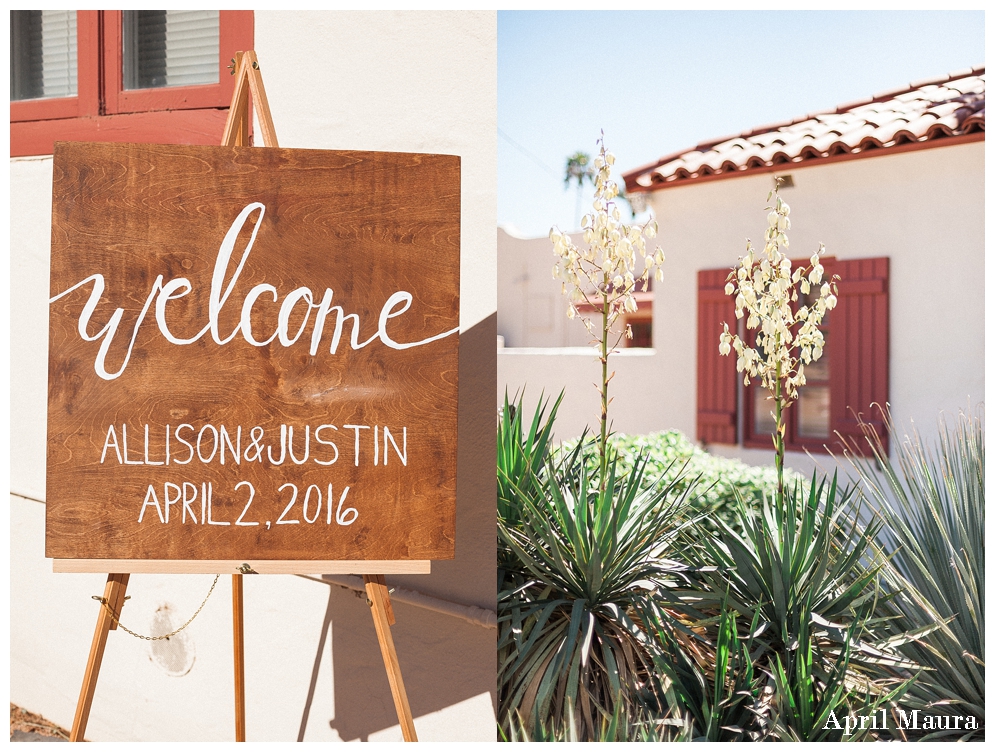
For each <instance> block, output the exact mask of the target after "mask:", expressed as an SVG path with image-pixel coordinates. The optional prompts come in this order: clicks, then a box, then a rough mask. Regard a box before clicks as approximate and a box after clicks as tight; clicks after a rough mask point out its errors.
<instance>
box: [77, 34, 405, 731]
mask: <svg viewBox="0 0 995 752" xmlns="http://www.w3.org/2000/svg"><path fill="white" fill-rule="evenodd" d="M233 63H234V66H233V68H234V70H233V73H234V75H235V91H234V92H233V93H232V103H231V108H230V109H229V110H228V120H227V122H226V123H225V129H224V135H223V136H222V139H221V145H222V146H248V145H249V122H250V113H249V95H250V93H251V95H252V99H253V101H254V102H255V106H256V110H257V114H258V115H259V125H260V130H261V131H262V135H263V144H264V145H265V146H269V147H274V148H275V147H278V146H279V144H278V143H277V140H276V129H275V128H274V127H273V117H272V115H271V114H270V109H269V101H268V100H267V99H266V89H265V88H264V87H263V79H262V74H261V73H260V71H259V62H258V61H257V59H256V53H255V52H253V51H251V50H250V51H248V52H244V53H243V52H237V53H235V59H234V60H233ZM130 576H131V575H130V574H109V575H107V584H106V585H105V586H104V601H103V604H104V605H103V606H102V607H101V609H100V614H99V615H98V616H97V626H96V629H95V630H94V633H93V643H92V644H91V646H90V656H89V658H88V660H87V663H86V671H85V673H84V674H83V686H82V688H81V689H80V694H79V701H78V702H77V704H76V716H75V718H73V727H72V731H71V733H70V735H69V740H70V741H73V742H78V741H83V734H84V733H85V731H86V723H87V720H88V719H89V717H90V706H91V705H92V703H93V695H94V692H95V690H96V687H97V674H98V673H99V672H100V664H101V662H102V660H103V657H104V648H105V647H106V646H107V635H108V634H109V633H110V631H111V630H113V629H117V626H118V625H117V621H116V620H115V619H114V618H112V616H111V612H113V613H114V614H116V615H118V616H120V615H121V609H122V607H123V606H124V601H125V592H126V591H127V589H128V579H129V577H130ZM242 577H243V575H242V574H234V575H232V634H233V642H234V659H235V660H234V664H235V741H237V742H244V741H245V643H244V629H243V619H242V611H243V608H242V604H243V593H242ZM363 581H364V583H365V585H366V599H367V603H368V604H369V606H370V611H371V613H372V615H373V625H374V627H375V629H376V633H377V641H378V642H379V643H380V653H381V655H382V656H383V661H384V667H385V668H386V671H387V681H388V682H389V683H390V692H391V695H392V696H393V698H394V707H395V709H396V710H397V717H398V721H399V722H400V725H401V733H402V734H403V736H404V741H406V742H414V741H418V737H417V736H416V734H415V725H414V720H413V719H412V717H411V708H410V706H409V705H408V696H407V693H406V692H405V691H404V682H403V681H402V679H401V667H400V665H399V664H398V662H397V653H396V652H395V651H394V639H393V637H392V636H391V632H390V627H391V625H392V624H394V621H395V619H394V609H393V608H392V607H391V604H390V594H389V591H388V589H387V584H386V581H385V579H384V575H382V574H366V575H363ZM104 606H106V607H104Z"/></svg>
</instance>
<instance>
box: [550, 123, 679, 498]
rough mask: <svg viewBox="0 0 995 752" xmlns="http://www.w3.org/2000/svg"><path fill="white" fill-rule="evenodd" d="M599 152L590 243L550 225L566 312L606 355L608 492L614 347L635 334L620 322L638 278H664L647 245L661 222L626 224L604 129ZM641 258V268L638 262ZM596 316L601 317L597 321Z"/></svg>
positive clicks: (604, 471) (603, 457) (584, 224)
mask: <svg viewBox="0 0 995 752" xmlns="http://www.w3.org/2000/svg"><path fill="white" fill-rule="evenodd" d="M598 146H599V152H598V156H597V157H595V159H594V164H593V170H594V189H595V192H594V204H593V211H592V212H591V213H590V214H586V215H584V218H583V219H582V220H581V228H582V229H583V231H584V242H585V244H586V247H583V248H581V247H578V246H577V245H575V244H574V243H573V241H572V240H571V239H570V236H569V235H567V234H565V233H563V232H560V230H559V229H558V228H556V227H553V228H552V229H551V230H550V231H549V239H550V240H551V241H552V242H553V252H554V253H555V254H556V256H557V262H556V265H555V266H554V267H553V277H554V279H559V280H560V281H561V283H562V292H563V294H564V295H566V296H568V298H569V303H568V305H567V317H568V318H571V319H573V318H576V317H578V316H579V317H580V318H581V320H582V321H583V323H584V326H585V328H586V329H587V331H588V333H590V335H591V336H592V338H593V339H592V344H593V343H597V345H598V351H599V352H598V355H599V359H600V361H601V384H600V386H599V393H600V395H601V425H600V431H599V433H598V456H599V459H600V463H599V466H600V469H601V472H600V480H599V490H600V491H601V492H602V493H603V492H604V490H605V484H606V482H607V477H608V439H609V436H610V423H609V421H608V405H609V404H610V402H611V400H610V399H609V398H608V383H609V382H610V381H611V379H612V376H613V375H614V374H609V372H608V357H609V355H611V354H612V352H614V351H615V348H617V347H618V345H619V343H620V342H621V341H622V338H623V337H628V338H630V339H631V338H632V327H631V326H628V325H626V326H619V325H618V324H619V320H620V319H622V320H624V316H625V314H627V313H634V312H635V311H636V310H637V308H638V306H637V304H636V298H635V292H636V284H637V283H638V282H642V283H643V289H644V290H645V289H646V288H647V287H648V285H649V278H650V275H651V274H652V275H654V276H655V278H656V279H657V280H661V281H662V280H663V266H662V265H663V262H664V255H663V251H662V250H660V249H659V248H657V249H656V250H655V251H654V252H652V253H648V252H647V251H646V238H652V237H654V236H655V235H656V231H657V225H656V222H655V221H653V220H650V221H648V222H646V223H645V224H642V225H638V224H636V225H627V224H625V223H623V222H622V221H621V218H622V212H621V210H620V208H619V206H618V204H617V203H616V202H615V200H614V199H615V198H617V197H618V195H619V188H618V184H617V183H616V182H615V181H614V180H612V179H611V167H612V165H613V164H614V163H615V156H614V155H613V154H612V153H611V152H609V151H607V150H606V149H605V144H604V134H603V133H602V135H601V138H600V139H598ZM639 259H642V270H641V271H639V272H638V276H637V265H638V262H639ZM595 322H596V323H595Z"/></svg>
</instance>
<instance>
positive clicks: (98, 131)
mask: <svg viewBox="0 0 995 752" xmlns="http://www.w3.org/2000/svg"><path fill="white" fill-rule="evenodd" d="M218 20H219V37H220V38H219V49H218V83H216V84H204V85H200V86H174V87H162V88H156V89H135V90H125V89H124V88H123V74H122V46H121V11H119V10H105V11H77V12H76V38H77V43H76V48H77V66H76V71H77V95H76V96H75V97H59V98H55V99H31V100H23V101H17V102H11V103H10V155H11V156H12V157H21V156H32V155H40V154H51V153H52V149H53V145H54V143H55V141H57V140H58V141H116V142H138V143H180V144H217V143H219V142H220V141H221V134H222V131H223V129H224V124H225V120H226V118H227V111H228V107H229V105H230V104H231V95H232V91H233V90H234V79H233V77H232V76H231V75H229V71H228V65H229V63H230V60H231V58H233V57H234V55H235V52H236V51H239V50H251V49H252V48H253V46H254V39H253V36H254V19H253V12H252V11H232V10H222V11H220V12H219V19H218Z"/></svg>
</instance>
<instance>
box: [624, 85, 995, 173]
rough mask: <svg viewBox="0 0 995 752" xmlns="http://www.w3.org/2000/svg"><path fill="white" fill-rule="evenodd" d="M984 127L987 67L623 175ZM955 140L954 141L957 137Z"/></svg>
mask: <svg viewBox="0 0 995 752" xmlns="http://www.w3.org/2000/svg"><path fill="white" fill-rule="evenodd" d="M984 133H985V67H984V66H980V67H977V68H970V69H967V70H963V71H958V72H956V73H952V74H951V75H949V76H947V77H945V78H941V79H931V80H927V81H917V82H915V83H912V84H909V86H907V87H904V88H902V89H898V90H896V91H888V92H884V93H882V94H877V95H875V96H873V97H870V98H868V99H862V100H859V101H856V102H849V103H847V104H844V105H840V106H839V107H837V108H836V109H835V110H830V111H828V112H821V113H815V114H811V115H806V116H804V117H801V118H797V119H795V120H792V121H790V122H787V123H775V124H773V125H764V126H761V127H759V128H754V129H752V130H750V131H747V132H746V133H740V134H738V135H734V136H725V137H723V138H719V139H712V140H710V141H706V142H703V143H700V144H698V145H697V146H696V147H695V148H693V149H690V150H687V151H681V152H677V153H675V154H670V155H668V156H666V157H662V158H661V159H660V160H658V161H657V162H656V163H655V164H651V165H646V166H644V167H640V168H637V169H635V170H631V171H630V172H627V173H625V175H624V176H623V177H624V178H625V188H626V190H627V191H630V192H631V191H653V190H657V189H659V188H666V187H668V186H671V185H675V184H677V185H679V184H682V183H686V182H687V181H690V180H696V179H698V178H702V177H712V176H714V177H728V176H733V175H741V174H748V173H751V172H754V171H757V170H770V169H776V168H777V167H779V166H781V165H784V166H785V167H790V166H793V165H800V164H811V163H818V162H819V161H825V160H831V159H834V158H839V157H841V156H854V155H861V154H865V153H866V155H868V156H869V155H870V154H871V153H874V154H887V153H888V150H889V149H891V148H894V147H900V146H906V147H907V146H909V145H912V144H927V145H934V144H933V143H932V142H934V141H935V142H936V143H935V145H937V146H941V145H943V144H944V143H946V142H945V141H944V139H950V138H954V137H958V136H967V137H971V139H972V140H974V139H983V138H984ZM961 140H962V139H956V140H955V141H953V142H952V143H959V142H960V141H961Z"/></svg>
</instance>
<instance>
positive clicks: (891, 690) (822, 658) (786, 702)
mask: <svg viewBox="0 0 995 752" xmlns="http://www.w3.org/2000/svg"><path fill="white" fill-rule="evenodd" d="M809 627H810V625H809V624H802V631H801V634H799V635H798V645H797V647H796V648H795V649H794V650H792V651H790V652H789V653H788V654H787V657H786V658H782V656H781V655H780V654H776V655H774V666H773V671H772V672H771V678H772V682H771V683H772V685H773V689H774V691H773V696H772V700H773V719H772V728H771V730H772V733H773V734H774V736H776V737H777V738H778V739H779V740H781V741H789V742H802V741H804V742H819V741H864V740H867V739H877V738H889V737H890V730H889V726H888V724H887V721H885V720H884V718H885V717H886V714H887V710H888V708H889V706H890V705H892V704H894V703H897V702H898V701H899V700H900V699H901V698H902V696H903V695H904V694H905V693H906V692H907V691H908V688H909V686H910V685H911V684H912V683H913V682H914V681H915V678H916V677H915V676H913V677H912V678H909V679H906V680H905V681H894V682H891V683H884V682H876V683H875V682H872V681H870V680H869V679H868V678H866V677H862V676H860V675H859V674H858V675H857V676H854V675H853V673H852V672H851V671H850V667H851V661H852V659H853V657H854V655H855V650H854V644H853V640H854V635H860V634H861V633H862V632H863V631H864V624H863V620H862V619H860V618H858V619H857V620H855V621H854V622H853V623H852V624H851V625H850V626H849V628H847V629H846V630H845V635H844V640H843V644H842V645H841V646H840V647H839V649H838V652H837V654H836V655H835V657H833V658H832V659H831V660H829V661H827V660H826V657H827V656H826V654H825V652H824V651H825V648H824V646H822V645H820V644H819V643H818V641H817V640H816V639H815V638H814V636H813V635H812V634H811V633H810V629H809ZM879 711H884V712H883V713H880V712H879ZM860 719H864V720H863V721H861V720H860Z"/></svg>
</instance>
